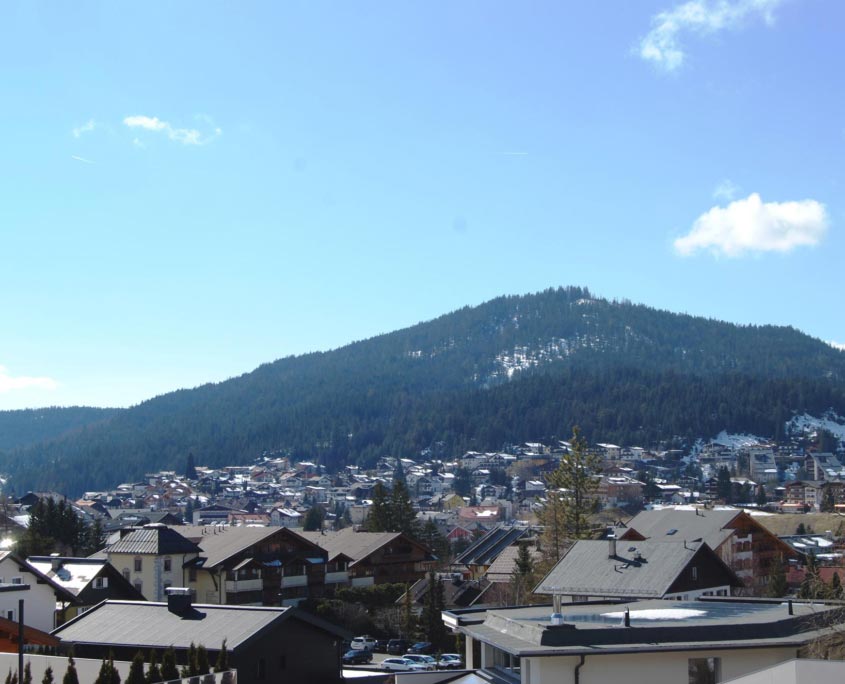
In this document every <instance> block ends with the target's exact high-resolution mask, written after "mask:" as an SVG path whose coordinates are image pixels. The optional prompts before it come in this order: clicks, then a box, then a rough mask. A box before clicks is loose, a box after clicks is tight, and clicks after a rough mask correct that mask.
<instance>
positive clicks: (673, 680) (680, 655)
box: [523, 648, 795, 684]
mask: <svg viewBox="0 0 845 684" xmlns="http://www.w3.org/2000/svg"><path fill="white" fill-rule="evenodd" d="M710 657H716V658H721V681H723V682H724V681H727V680H728V679H734V678H736V677H740V676H742V675H745V674H748V673H750V672H754V671H756V670H760V669H762V668H766V667H770V666H771V665H775V664H777V663H781V662H783V661H786V660H789V659H791V658H794V657H795V649H790V648H767V649H735V650H730V651H680V652H664V653H634V654H623V655H602V656H599V655H589V656H587V658H586V661H585V663H584V666H583V667H582V668H581V671H580V674H581V681H580V684H606V683H607V682H625V684H681V683H682V682H687V681H688V677H689V669H688V668H689V659H690V658H710ZM526 660H529V661H530V664H529V665H528V667H527V668H526V667H525V666H524V665H523V671H524V673H523V682H525V684H569V683H572V682H574V681H575V674H574V672H575V666H576V665H577V664H578V657H577V656H567V657H545V658H529V659H526ZM523 662H524V661H523ZM525 670H527V671H528V672H529V673H530V679H528V678H526V676H525ZM755 684H757V683H755Z"/></svg>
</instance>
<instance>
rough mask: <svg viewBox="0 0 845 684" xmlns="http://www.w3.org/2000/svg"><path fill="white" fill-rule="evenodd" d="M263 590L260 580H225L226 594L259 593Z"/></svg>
mask: <svg viewBox="0 0 845 684" xmlns="http://www.w3.org/2000/svg"><path fill="white" fill-rule="evenodd" d="M263 588H264V583H263V582H262V580H261V578H258V579H246V580H226V593H227V594H228V593H237V592H239V591H260V590H261V589H263Z"/></svg>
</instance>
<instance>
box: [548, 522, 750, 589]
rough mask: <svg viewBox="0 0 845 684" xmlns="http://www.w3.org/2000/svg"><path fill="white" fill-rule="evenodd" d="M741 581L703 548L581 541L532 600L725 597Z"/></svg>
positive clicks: (684, 544) (692, 544) (681, 544)
mask: <svg viewBox="0 0 845 684" xmlns="http://www.w3.org/2000/svg"><path fill="white" fill-rule="evenodd" d="M741 586H742V581H741V580H740V579H739V578H737V576H736V575H735V574H734V573H733V571H732V570H731V569H730V568H729V567H728V566H727V565H725V562H724V561H723V560H722V559H721V558H719V556H718V555H717V554H716V553H715V552H714V551H713V550H712V549H711V548H710V547H709V546H707V544H705V543H704V542H700V541H699V542H686V541H676V542H652V541H640V542H627V541H626V542H618V541H617V540H616V539H615V538H612V537H611V538H610V539H608V540H605V541H592V540H581V541H577V542H575V543H574V544H573V545H572V546H571V547H570V548H569V550H568V551H567V553H566V555H565V556H564V557H563V558H561V559H560V561H558V563H557V565H555V567H554V568H552V569H551V571H550V572H549V573H548V574H547V575H546V576H545V577H544V578H543V579H542V580H541V581H540V583H539V584H538V585H537V588H536V589H535V590H534V593H535V594H541V595H542V594H545V595H548V596H553V597H559V598H560V600H562V601H565V602H579V601H590V600H597V599H608V598H616V599H626V600H632V599H652V598H661V599H675V600H679V601H680V600H684V601H687V600H689V599H694V598H698V597H699V596H729V595H730V594H731V589H732V588H733V587H741Z"/></svg>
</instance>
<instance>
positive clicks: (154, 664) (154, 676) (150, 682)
mask: <svg viewBox="0 0 845 684" xmlns="http://www.w3.org/2000/svg"><path fill="white" fill-rule="evenodd" d="M161 679H162V677H161V670H160V669H159V667H158V655H157V654H156V651H155V649H152V650H151V651H150V666H149V668H147V674H146V676H145V677H144V683H145V684H156V682H160V681H161Z"/></svg>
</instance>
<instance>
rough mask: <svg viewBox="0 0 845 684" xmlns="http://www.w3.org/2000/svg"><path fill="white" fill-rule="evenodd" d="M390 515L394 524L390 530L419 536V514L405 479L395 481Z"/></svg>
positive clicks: (391, 496)
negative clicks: (412, 501) (415, 510)
mask: <svg viewBox="0 0 845 684" xmlns="http://www.w3.org/2000/svg"><path fill="white" fill-rule="evenodd" d="M390 517H391V518H392V525H391V528H390V529H389V530H388V531H389V532H403V533H405V534H407V535H408V536H409V537H417V536H418V534H419V523H418V522H417V514H416V513H415V512H414V506H413V504H412V503H411V496H410V494H409V493H408V486H407V485H406V484H405V481H404V480H396V481H395V482H394V483H393V491H392V492H391V493H390Z"/></svg>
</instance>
